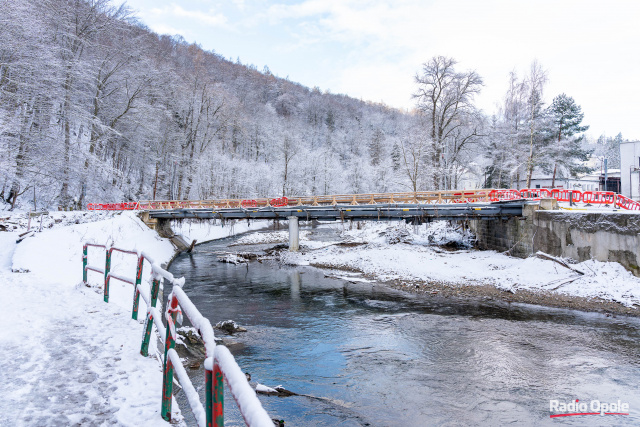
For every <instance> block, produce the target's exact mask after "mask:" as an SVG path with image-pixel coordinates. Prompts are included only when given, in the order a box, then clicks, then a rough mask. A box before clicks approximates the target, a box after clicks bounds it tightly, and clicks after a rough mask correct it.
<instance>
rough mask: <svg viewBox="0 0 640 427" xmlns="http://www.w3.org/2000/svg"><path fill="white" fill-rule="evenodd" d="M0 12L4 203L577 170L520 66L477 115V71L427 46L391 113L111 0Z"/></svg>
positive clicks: (470, 180)
mask: <svg viewBox="0 0 640 427" xmlns="http://www.w3.org/2000/svg"><path fill="white" fill-rule="evenodd" d="M0 10H1V11H2V12H1V13H0V34H1V35H2V37H1V38H0V196H1V198H2V199H3V200H5V201H6V203H9V204H10V205H11V206H13V205H14V204H15V203H16V201H19V203H23V204H28V205H31V206H32V205H33V203H36V204H38V205H40V206H62V207H81V206H84V205H85V204H86V203H88V202H100V201H104V202H107V201H128V200H138V199H187V198H191V199H206V198H219V197H241V198H250V197H256V196H261V197H277V196H281V195H293V194H300V195H305V194H312V193H315V194H331V193H344V192H348V193H351V192H356V193H357V192H370V191H375V192H384V191H413V190H429V189H445V188H456V187H459V186H461V185H467V186H483V185H491V186H494V187H508V186H512V185H514V182H517V180H518V179H521V177H526V176H529V177H530V176H531V173H532V172H533V171H534V170H537V169H539V170H548V171H551V170H555V171H556V173H557V174H558V176H560V175H562V174H567V173H576V172H579V171H581V170H583V169H584V168H582V166H581V163H580V162H581V161H582V160H585V159H586V158H587V157H588V154H589V151H588V150H586V151H585V150H584V147H583V146H584V144H583V142H581V138H579V135H580V134H581V133H582V132H584V130H585V129H586V127H584V126H582V125H581V123H580V122H581V120H582V115H581V114H582V113H581V111H580V107H579V106H577V105H576V104H575V102H574V101H573V99H572V98H570V97H568V96H566V95H563V97H564V98H562V99H559V100H558V102H556V100H554V102H553V104H549V105H545V103H544V98H543V90H542V89H543V87H544V84H545V81H546V74H545V72H544V71H543V70H542V68H541V67H540V66H539V65H537V64H535V63H534V65H533V66H532V69H531V73H530V74H528V75H527V76H525V77H524V78H522V79H518V78H517V76H515V75H512V79H511V82H510V86H509V92H508V93H507V96H506V97H505V101H504V107H503V108H501V110H500V111H499V112H498V113H496V114H495V115H494V116H492V117H487V116H486V115H485V114H483V113H482V112H481V111H479V110H478V109H477V108H476V107H475V105H474V96H475V95H476V94H477V93H478V92H479V91H480V90H481V88H482V79H481V77H480V76H478V75H477V74H476V73H475V72H473V71H459V70H457V69H456V62H455V60H453V59H451V58H446V57H434V58H432V59H430V60H428V61H427V62H425V64H424V66H423V69H421V70H419V73H418V75H417V76H416V93H415V94H414V97H415V100H416V108H415V110H413V111H411V112H402V111H399V110H396V109H393V108H390V107H387V106H385V105H382V104H375V103H370V102H364V101H361V100H357V99H353V98H350V97H348V96H345V95H336V94H331V93H326V92H324V93H323V92H321V91H320V90H319V89H318V88H313V89H310V88H307V87H304V86H302V85H300V84H297V83H295V82H291V81H289V80H288V79H284V78H280V77H276V76H274V75H272V74H271V73H270V72H269V70H268V68H267V67H266V66H265V67H264V68H263V69H261V70H259V69H258V68H257V67H256V66H253V65H243V64H241V63H239V62H238V61H236V62H233V61H230V60H228V59H225V58H223V57H222V56H220V55H218V54H216V53H215V52H208V51H205V50H203V49H202V48H200V47H199V46H198V45H194V44H188V43H186V42H185V41H184V40H182V39H181V38H179V37H170V36H166V35H163V36H160V35H157V34H155V33H153V32H151V31H149V30H148V29H147V28H145V27H144V25H142V24H141V23H139V22H138V21H137V20H136V19H135V17H134V16H132V14H131V12H130V11H129V10H128V9H127V8H126V7H124V6H123V7H117V6H115V3H113V2H111V1H107V0H91V1H88V0H41V1H36V0H0ZM309 66H313V64H309ZM536 67H537V68H536ZM415 71H416V70H407V73H408V74H411V73H413V72H415ZM505 83H507V82H505ZM505 86H506V84H505ZM409 95H410V94H407V96H409ZM567 118H570V120H569V122H570V123H571V124H570V125H567V123H568V122H567V120H566V119H567ZM581 168H582V169H581ZM463 180H464V181H463ZM34 199H35V201H34Z"/></svg>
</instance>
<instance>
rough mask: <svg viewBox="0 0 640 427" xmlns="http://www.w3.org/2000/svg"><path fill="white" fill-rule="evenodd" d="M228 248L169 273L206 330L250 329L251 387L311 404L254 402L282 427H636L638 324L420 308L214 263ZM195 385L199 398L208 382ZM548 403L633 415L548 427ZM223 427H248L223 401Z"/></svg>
mask: <svg viewBox="0 0 640 427" xmlns="http://www.w3.org/2000/svg"><path fill="white" fill-rule="evenodd" d="M325 237H326V236H325ZM234 240H235V238H229V239H224V240H219V241H216V242H213V243H208V244H205V245H201V246H198V247H197V248H196V252H195V253H193V254H183V255H180V256H179V257H178V258H177V259H176V260H175V261H174V262H173V264H172V265H171V271H172V272H173V273H174V274H176V275H178V276H184V277H185V278H186V285H185V290H186V292H187V294H188V295H189V296H190V298H191V299H192V301H193V302H194V303H195V304H196V306H197V307H198V308H199V309H200V311H201V312H202V313H203V315H205V316H207V317H208V318H209V319H210V320H211V323H212V324H215V323H216V322H218V321H221V320H226V319H233V320H235V321H236V322H238V323H239V324H241V325H242V326H245V327H246V328H247V329H248V332H245V333H240V334H236V335H235V336H234V337H230V338H231V339H233V340H235V341H237V342H238V343H239V344H238V345H237V346H233V347H232V352H233V354H234V356H235V358H236V360H237V362H238V364H239V365H240V366H241V368H242V369H243V371H245V372H249V373H250V374H251V376H252V381H258V382H260V383H261V384H265V385H268V386H276V385H279V384H282V385H283V386H284V387H285V388H286V389H288V390H291V391H294V392H296V393H300V394H305V395H308V396H292V397H275V396H260V400H261V401H262V404H263V406H264V407H265V409H266V410H267V412H268V413H269V414H270V415H271V416H272V418H278V419H283V420H285V422H286V424H285V425H286V426H366V425H371V426H431V425H447V426H449V425H506V424H510V425H518V426H522V425H558V424H561V425H640V393H639V392H638V391H639V390H640V322H639V321H638V320H637V319H631V318H626V317H624V318H623V317H617V318H613V317H606V316H604V315H602V314H594V313H583V312H578V311H570V310H561V309H551V308H544V307H538V306H530V305H514V304H507V303H500V302H492V301H459V300H453V301H452V300H445V299H439V298H437V297H416V296H412V295H407V294H403V293H398V292H396V291H391V290H386V288H384V287H382V286H379V285H375V284H372V283H352V282H350V281H347V280H343V279H335V278H329V277H325V273H326V272H322V271H319V270H316V269H313V268H310V267H297V268H293V267H282V266H278V265H277V264H275V263H271V262H263V263H259V262H255V261H254V262H251V263H249V264H248V265H232V264H225V263H220V262H217V256H216V252H217V251H221V250H231V251H235V250H238V251H242V250H247V249H248V247H238V246H232V247H229V246H228V245H229V244H232V243H233V242H234ZM251 250H254V251H255V250H256V247H255V246H253V247H251ZM168 291H169V290H168V289H167V292H168ZM218 335H220V334H219V333H218ZM191 373H192V374H193V378H194V382H195V383H196V387H197V388H199V389H200V391H201V394H204V393H203V391H202V377H203V376H202V375H201V373H198V372H197V371H191ZM309 396H313V397H309ZM550 399H556V400H560V401H561V402H567V403H568V402H570V401H571V400H575V399H580V401H581V402H591V401H592V400H599V401H601V402H617V401H618V400H620V401H622V402H627V403H629V407H630V410H629V412H630V415H628V416H622V415H607V416H594V415H590V416H572V417H563V418H550V414H551V413H550V411H549V401H550ZM179 401H181V407H182V408H183V413H185V415H186V414H187V413H188V412H189V410H188V407H187V404H186V402H185V401H184V400H183V398H180V397H179ZM186 418H187V422H188V423H189V424H191V422H192V420H190V417H189V416H188V415H187V416H186ZM225 421H226V425H244V423H243V422H242V420H241V418H240V416H239V414H238V410H237V406H236V405H235V402H233V398H232V397H231V395H230V394H229V393H228V392H227V394H226V395H225Z"/></svg>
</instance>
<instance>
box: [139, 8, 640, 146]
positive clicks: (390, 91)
mask: <svg viewBox="0 0 640 427" xmlns="http://www.w3.org/2000/svg"><path fill="white" fill-rule="evenodd" d="M127 4H128V5H129V6H131V7H132V8H133V9H134V10H136V11H137V15H138V17H139V18H140V19H141V21H142V22H143V23H144V24H146V25H147V26H148V27H149V28H151V29H152V30H153V31H156V32H158V33H161V34H172V35H173V34H180V35H182V36H183V37H184V38H185V39H186V40H187V41H189V42H197V43H199V44H200V45H201V46H202V47H203V48H204V49H207V50H213V51H215V52H217V53H219V54H221V55H223V56H225V57H227V58H233V59H234V60H235V59H236V58H238V57H239V58H240V60H241V62H242V63H243V64H255V65H256V66H257V67H258V69H259V70H262V69H263V67H264V66H265V65H267V66H268V67H269V68H270V69H271V72H272V73H274V74H276V75H278V76H280V77H287V76H288V77H289V79H290V80H292V81H296V82H300V83H302V84H304V85H306V86H309V87H313V86H319V87H320V88H321V89H322V90H326V89H329V90H330V91H331V92H332V93H345V94H347V95H349V96H353V97H356V98H362V99H365V100H371V101H376V102H379V101H383V102H384V103H386V104H387V105H391V106H394V107H398V108H411V107H412V106H413V101H412V100H411V94H412V93H413V92H414V90H415V85H414V82H413V76H414V75H415V74H416V72H418V71H419V70H420V65H421V64H422V63H424V62H426V61H427V60H428V59H429V58H431V57H433V56H435V55H444V56H450V57H453V58H455V59H456V60H458V62H459V64H458V68H459V69H460V70H467V69H475V70H476V71H477V72H478V73H479V74H480V75H481V76H482V77H483V79H484V82H485V87H484V89H483V91H482V94H481V95H480V96H479V97H478V98H477V103H478V105H479V106H480V107H481V108H482V109H484V111H485V112H486V113H487V114H491V113H493V112H495V110H496V103H499V102H500V101H501V99H502V98H503V95H504V92H505V91H506V88H507V79H508V73H509V72H510V71H511V70H516V72H518V74H519V75H523V74H524V73H525V72H526V71H527V70H528V68H529V65H530V64H531V62H532V61H533V60H534V59H537V60H538V61H539V62H540V63H541V64H542V66H543V67H544V68H545V69H546V70H547V71H548V74H549V84H548V85H547V88H546V92H545V99H546V101H547V103H550V102H551V100H552V99H553V97H554V96H556V95H558V94H560V93H563V92H564V93H566V94H567V95H569V96H571V97H573V98H574V99H575V101H576V102H577V103H578V104H579V105H580V106H582V111H583V112H584V113H585V120H584V122H583V123H584V124H588V125H590V126H591V128H590V130H589V132H588V134H589V135H591V136H594V137H597V136H598V135H601V134H606V135H608V136H615V135H616V134H617V133H618V132H622V135H623V137H624V138H626V139H640V108H638V103H639V102H640V84H638V83H637V82H636V80H638V79H639V78H640V2H639V1H637V0H602V1H591V0H527V1H522V0H448V1H447V0H298V1H296V0H280V1H267V0H190V1H175V0H174V1H171V0H127Z"/></svg>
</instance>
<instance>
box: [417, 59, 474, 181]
mask: <svg viewBox="0 0 640 427" xmlns="http://www.w3.org/2000/svg"><path fill="white" fill-rule="evenodd" d="M456 63H457V62H456V61H455V60H454V59H453V58H447V57H444V56H436V57H433V58H431V59H430V60H429V61H428V62H426V63H424V64H423V65H422V72H421V73H420V74H417V75H416V76H415V81H416V83H417V84H418V90H417V92H416V93H414V95H413V97H414V98H415V99H416V100H417V108H418V110H419V111H420V112H422V113H423V114H424V115H425V117H426V118H427V129H428V138H429V140H430V144H431V149H430V163H431V167H432V185H433V188H434V189H435V190H438V189H441V188H444V187H445V185H446V182H447V179H446V174H447V170H446V167H443V166H446V164H445V153H446V152H456V151H457V150H460V149H462V147H460V146H457V147H455V148H453V149H450V147H447V145H453V142H452V141H458V142H465V141H469V135H470V132H471V133H473V132H475V130H474V126H470V127H468V128H467V129H464V127H465V125H466V124H468V122H467V120H466V119H467V118H469V117H473V116H474V111H475V107H474V105H473V100H474V96H475V95H476V94H477V93H479V92H480V89H481V87H482V84H483V83H482V78H481V77H480V76H479V75H478V74H477V73H476V72H475V71H466V72H457V71H456V70H455V65H456ZM463 145H464V144H463ZM450 182H451V180H450V179H449V183H450ZM449 185H450V184H449Z"/></svg>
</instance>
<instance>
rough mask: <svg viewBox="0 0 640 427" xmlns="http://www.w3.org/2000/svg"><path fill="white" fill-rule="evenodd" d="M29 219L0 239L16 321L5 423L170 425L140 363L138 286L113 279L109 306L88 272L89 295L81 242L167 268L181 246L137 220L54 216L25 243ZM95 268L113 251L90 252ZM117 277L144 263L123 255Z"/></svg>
mask: <svg viewBox="0 0 640 427" xmlns="http://www.w3.org/2000/svg"><path fill="white" fill-rule="evenodd" d="M26 218H27V217H26V215H19V214H18V215H14V216H12V218H10V219H9V220H6V221H5V224H7V223H10V224H11V228H10V230H15V231H10V232H0V294H1V295H2V301H3V316H4V318H5V319H7V320H8V323H7V325H6V327H5V328H3V330H2V331H1V332H0V347H1V348H2V349H3V356H4V357H2V358H0V381H1V382H2V384H3V386H4V393H3V396H4V397H3V398H2V399H0V425H73V424H78V425H85V424H91V425H112V424H118V425H130V426H143V425H154V426H155V425H164V424H166V425H169V424H168V423H165V421H164V420H163V419H162V418H161V417H160V397H161V391H162V372H161V367H160V365H159V363H158V361H157V360H156V358H155V357H149V358H145V357H142V356H141V355H140V340H141V336H142V326H143V325H142V322H143V316H140V318H141V319H142V320H139V321H135V320H132V319H131V297H132V293H133V290H132V287H131V285H128V284H123V283H120V282H117V281H113V282H112V285H111V289H110V300H109V304H106V303H104V302H103V301H102V284H103V279H102V277H101V276H100V275H99V274H98V273H92V272H90V273H89V282H90V284H91V286H90V287H87V286H85V285H84V284H83V283H82V244H83V242H87V241H93V242H95V243H100V244H112V245H114V246H117V247H120V248H124V249H132V250H144V251H145V253H147V254H149V255H150V256H151V257H152V258H154V260H155V261H156V262H158V263H166V262H168V261H169V260H170V259H171V258H172V257H173V255H174V253H175V250H174V247H173V245H172V244H171V243H170V242H169V241H168V240H167V239H162V238H160V237H159V236H158V235H157V234H156V233H155V232H154V231H152V230H150V229H148V228H147V227H146V226H145V225H144V224H143V223H142V222H141V221H140V220H139V219H138V218H137V217H136V216H135V215H134V214H133V213H131V212H125V213H122V214H112V213H108V214H106V213H86V212H84V213H83V212H73V213H69V212H55V213H52V214H51V215H50V216H49V217H47V218H46V222H44V224H43V231H42V232H38V233H35V234H34V235H33V236H31V237H28V238H26V239H25V240H24V241H22V242H21V243H19V244H16V239H17V238H18V235H19V233H20V232H24V231H25V227H26V225H27V220H26ZM34 225H36V226H37V227H36V229H39V221H37V222H36V220H35V219H34V220H32V224H31V226H32V228H33V227H34ZM14 226H15V228H14ZM263 226H264V224H259V223H258V224H256V225H252V226H251V227H248V226H247V225H246V223H238V224H236V225H234V226H233V227H231V226H229V225H227V226H226V227H224V228H223V227H221V226H219V225H217V226H212V225H210V224H184V225H183V226H181V227H179V229H178V230H176V231H177V232H178V233H181V234H184V235H185V237H187V238H188V239H194V238H196V239H198V241H199V242H202V241H206V240H211V239H215V238H221V237H226V236H228V235H232V234H237V233H241V232H245V231H248V230H249V229H256V228H261V227H263ZM89 264H90V265H96V266H98V267H103V266H104V251H103V250H100V249H94V248H90V249H89ZM112 271H113V272H116V273H121V274H122V275H125V276H128V277H133V276H134V274H135V258H134V257H131V256H130V255H129V256H126V255H120V254H118V253H114V256H113V260H112ZM144 276H145V277H143V279H146V277H147V276H148V271H147V269H145V272H144ZM140 309H141V312H142V313H144V312H145V311H146V307H144V302H142V301H141V308H140ZM153 353H154V352H153V351H150V354H153ZM174 408H176V411H177V412H176V414H175V416H174V418H177V419H180V414H179V410H178V409H177V405H175V406H174Z"/></svg>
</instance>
